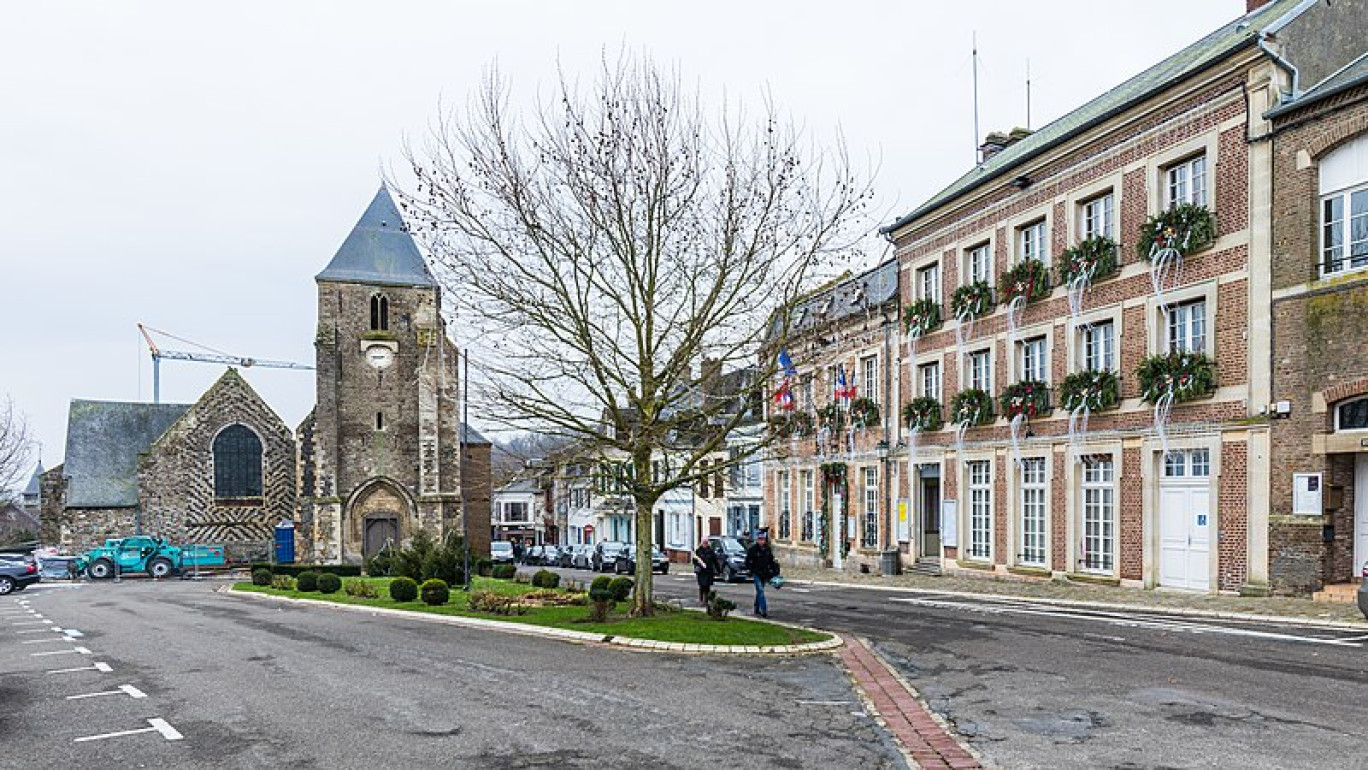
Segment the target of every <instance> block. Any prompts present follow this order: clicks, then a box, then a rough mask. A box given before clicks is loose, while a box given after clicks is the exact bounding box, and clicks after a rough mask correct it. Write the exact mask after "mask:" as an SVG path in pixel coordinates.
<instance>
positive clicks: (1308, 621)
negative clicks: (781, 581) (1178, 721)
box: [792, 580, 1368, 633]
mask: <svg viewBox="0 0 1368 770" xmlns="http://www.w3.org/2000/svg"><path fill="white" fill-rule="evenodd" d="M792 583H793V584H794V585H809V586H822V587H823V588H857V589H861V590H865V591H884V592H887V593H906V594H928V595H936V596H958V597H963V598H967V599H997V600H1004V599H1006V600H1014V601H1020V602H1036V603H1038V604H1051V605H1056V606H1060V607H1083V608H1088V609H1098V610H1119V611H1124V612H1148V613H1151V614H1155V615H1182V616H1186V617H1196V618H1215V619H1218V620H1243V621H1253V622H1261V623H1281V624H1285V625H1290V626H1306V627H1309V628H1329V629H1335V630H1341V631H1342V630H1351V631H1359V630H1362V631H1368V619H1365V620H1364V622H1362V623H1357V622H1350V621H1343V620H1318V619H1316V618H1305V617H1297V616H1295V615H1261V614H1258V613H1254V612H1226V611H1223V610H1202V609H1196V608H1192V607H1164V606H1162V605H1154V604H1125V603H1123V602H1097V601H1090V600H1087V599H1056V598H1054V597H1046V596H1039V597H1037V596H1017V595H1013V594H985V593H977V592H973V591H955V590H948V589H936V588H911V587H906V586H877V585H864V584H861V583H842V582H839V581H835V580H804V581H801V582H800V581H796V580H795V581H792ZM823 633H827V632H825V631H824V632H823Z"/></svg>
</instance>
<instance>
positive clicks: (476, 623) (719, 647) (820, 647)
mask: <svg viewBox="0 0 1368 770" xmlns="http://www.w3.org/2000/svg"><path fill="white" fill-rule="evenodd" d="M215 593H221V594H229V595H232V596H243V597H252V598H255V599H262V600H266V601H278V602H292V603H295V604H303V605H308V606H315V607H329V608H335V609H340V610H344V611H349V612H364V613H369V614H371V615H390V616H393V617H400V618H404V619H406V620H420V621H426V622H429V623H444V624H446V625H451V626H464V627H466V628H479V629H483V630H488V631H502V632H504V633H509V634H521V635H523V636H540V637H542V638H546V639H557V640H562V641H567V642H574V643H577V644H607V645H612V646H614V647H623V648H627V649H634V650H652V651H657V652H682V653H689V654H709V653H710V654H720V655H807V654H812V653H825V652H830V651H831V650H834V649H836V648H837V647H840V646H841V645H842V644H843V643H844V642H843V640H842V639H841V637H840V636H837V635H836V634H832V633H831V632H829V631H820V630H818V629H813V628H805V627H802V626H791V627H793V628H804V630H806V631H814V632H816V633H822V634H830V636H831V638H830V639H827V640H825V641H820V642H807V643H805V644H782V645H775V646H768V647H757V646H754V645H725V644H691V643H690V644H685V643H682V642H661V641H656V640H654V639H637V638H634V637H628V636H617V635H604V634H602V633H594V632H590V631H575V630H572V629H567V628H554V627H550V626H536V625H532V624H529V623H508V622H504V621H500V620H493V619H486V618H470V617H464V616H461V615H439V614H437V613H433V612H418V611H416V610H397V609H391V608H389V607H370V606H366V605H363V604H343V603H342V602H330V601H325V600H322V599H303V598H297V597H293V596H276V595H274V594H263V593H257V592H255V591H235V590H233V587H232V586H231V585H224V586H221V587H219V588H216V589H215ZM770 622H773V621H770ZM776 625H786V624H782V623H778V624H776Z"/></svg>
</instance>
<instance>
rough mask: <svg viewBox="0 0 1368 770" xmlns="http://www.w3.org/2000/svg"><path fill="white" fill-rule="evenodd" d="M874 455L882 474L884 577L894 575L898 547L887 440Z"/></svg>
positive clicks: (876, 449)
mask: <svg viewBox="0 0 1368 770" xmlns="http://www.w3.org/2000/svg"><path fill="white" fill-rule="evenodd" d="M874 451H875V453H876V454H877V455H878V458H879V465H880V467H881V472H882V473H883V490H884V493H883V514H884V515H883V519H884V552H883V564H882V565H880V566H881V567H882V572H883V573H884V574H885V575H889V574H896V572H897V564H898V562H897V559H898V550H897V549H898V546H897V539H896V538H895V537H894V533H893V507H892V504H891V497H890V495H891V493H892V479H891V477H890V474H889V463H888V439H886V438H885V439H881V440H880V441H879V443H878V444H876V445H875V447H874Z"/></svg>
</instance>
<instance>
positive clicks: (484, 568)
mask: <svg viewBox="0 0 1368 770" xmlns="http://www.w3.org/2000/svg"><path fill="white" fill-rule="evenodd" d="M474 567H475V574H476V575H479V576H480V577H489V573H490V572H491V571H492V570H493V569H494V562H492V561H490V560H489V559H476V560H475V564H474Z"/></svg>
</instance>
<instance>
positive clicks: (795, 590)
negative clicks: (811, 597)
mask: <svg viewBox="0 0 1368 770" xmlns="http://www.w3.org/2000/svg"><path fill="white" fill-rule="evenodd" d="M789 590H790V591H792V592H793V593H795V594H810V593H812V589H811V588H790V589H789Z"/></svg>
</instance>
